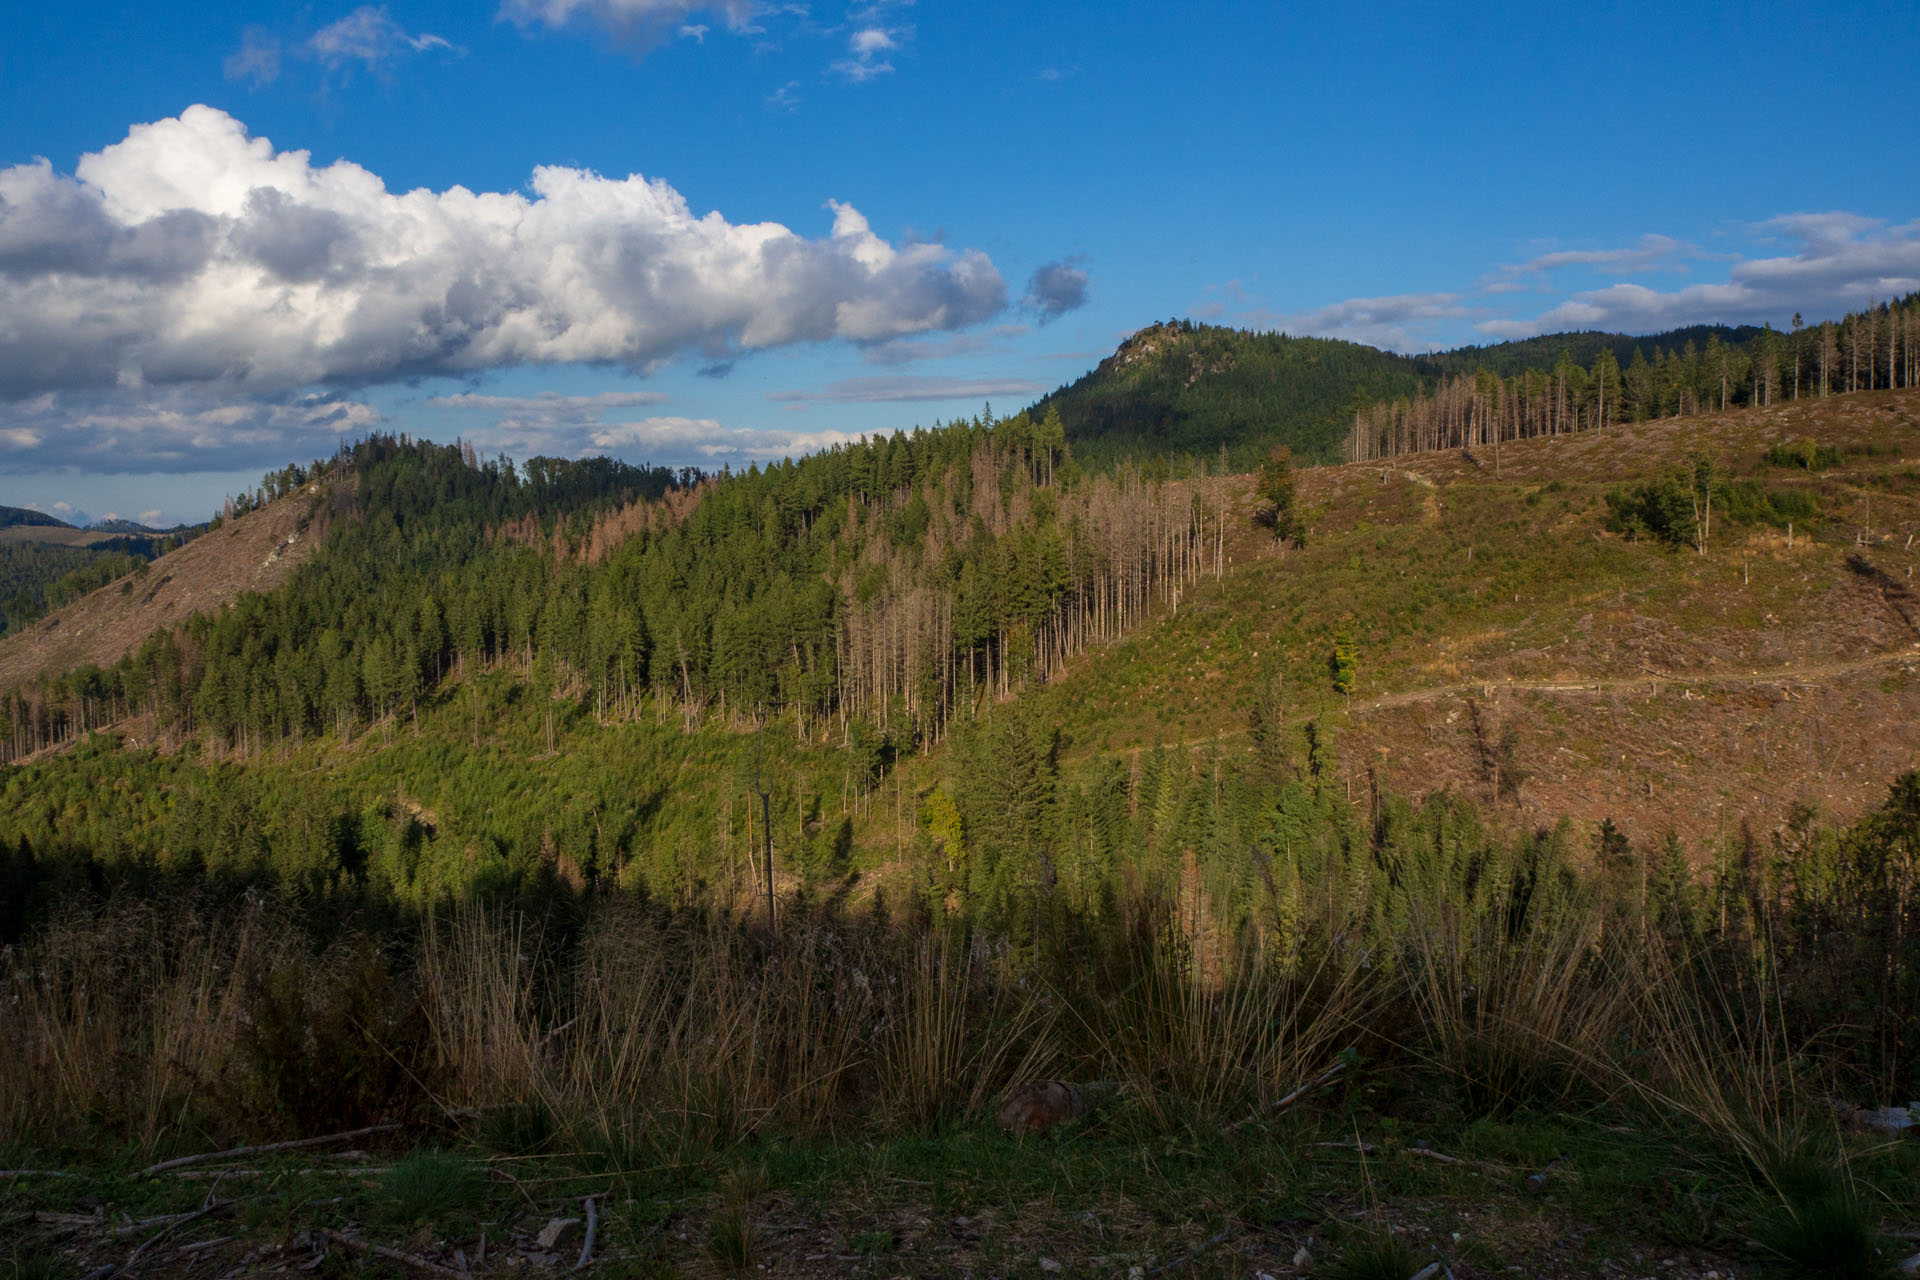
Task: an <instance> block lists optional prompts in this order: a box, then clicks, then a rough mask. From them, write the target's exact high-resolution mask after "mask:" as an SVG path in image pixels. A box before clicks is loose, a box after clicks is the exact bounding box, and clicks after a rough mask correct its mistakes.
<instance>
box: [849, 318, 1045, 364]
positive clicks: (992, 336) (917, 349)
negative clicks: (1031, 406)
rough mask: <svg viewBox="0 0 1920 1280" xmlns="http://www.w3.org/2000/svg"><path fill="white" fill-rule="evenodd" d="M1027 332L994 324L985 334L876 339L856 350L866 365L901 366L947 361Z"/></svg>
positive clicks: (986, 348)
mask: <svg viewBox="0 0 1920 1280" xmlns="http://www.w3.org/2000/svg"><path fill="white" fill-rule="evenodd" d="M1026 332H1027V326H1025V325H1023V324H1002V325H995V326H994V327H993V328H992V329H990V330H989V331H987V332H986V333H956V334H954V335H953V336H952V337H949V338H896V339H894V340H893V341H891V342H879V343H875V344H873V345H872V346H869V347H867V348H865V349H864V350H862V351H861V352H860V358H861V359H862V360H864V361H866V362H867V363H868V364H878V365H888V366H893V365H903V364H912V363H914V362H915V361H918V360H950V359H953V358H954V357H955V356H969V355H977V354H978V353H980V352H982V351H990V350H992V349H993V346H994V344H995V343H996V342H998V341H1000V340H1002V339H1006V338H1017V337H1020V336H1021V335H1022V334H1024V333H1026Z"/></svg>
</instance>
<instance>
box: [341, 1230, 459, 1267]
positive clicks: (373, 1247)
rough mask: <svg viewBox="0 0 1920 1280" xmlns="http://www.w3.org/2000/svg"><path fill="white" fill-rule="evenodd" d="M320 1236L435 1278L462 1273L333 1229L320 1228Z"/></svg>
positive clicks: (358, 1251) (415, 1255)
mask: <svg viewBox="0 0 1920 1280" xmlns="http://www.w3.org/2000/svg"><path fill="white" fill-rule="evenodd" d="M320 1234H321V1235H323V1236H325V1237H326V1238H327V1239H329V1240H331V1241H333V1242H334V1243H335V1244H338V1245H345V1246H346V1247H347V1248H349V1249H352V1250H354V1251H355V1252H357V1253H370V1254H372V1255H373V1256H374V1257H376V1258H385V1259H386V1260H387V1261H388V1262H397V1263H399V1264H400V1265H401V1266H404V1267H412V1268H413V1269H414V1270H415V1271H424V1272H426V1273H427V1274H428V1275H433V1276H457V1275H459V1274H460V1273H459V1272H458V1271H455V1270H454V1269H453V1268H452V1267H443V1266H441V1265H440V1264H439V1263H437V1262H429V1261H427V1260H426V1259H425V1258H422V1257H420V1256H419V1255H417V1254H412V1253H402V1252H400V1250H398V1249H389V1248H387V1246H385V1245H383V1244H371V1243H369V1242H367V1241H365V1240H358V1239H355V1238H354V1237H353V1236H350V1235H348V1234H347V1233H346V1232H344V1231H335V1230H334V1229H333V1228H332V1227H322V1228H320Z"/></svg>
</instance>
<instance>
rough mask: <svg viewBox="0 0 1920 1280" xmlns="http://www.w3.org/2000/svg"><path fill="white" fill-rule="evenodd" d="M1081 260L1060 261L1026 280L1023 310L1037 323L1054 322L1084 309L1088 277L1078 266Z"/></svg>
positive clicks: (1048, 265)
mask: <svg viewBox="0 0 1920 1280" xmlns="http://www.w3.org/2000/svg"><path fill="white" fill-rule="evenodd" d="M1084 261H1085V259H1084V258H1080V257H1077V256H1076V257H1072V258H1062V259H1061V260H1060V261H1058V262H1049V263H1046V264H1044V265H1043V266H1041V267H1040V268H1039V269H1038V270H1036V271H1035V272H1034V273H1033V275H1032V276H1031V277H1030V278H1029V279H1028V280H1027V296H1026V298H1025V303H1026V305H1027V307H1028V308H1029V309H1031V310H1033V311H1035V312H1037V313H1038V314H1039V316H1040V323H1041V324H1046V323H1048V322H1049V321H1053V320H1058V319H1059V318H1060V317H1061V316H1063V315H1065V314H1067V312H1069V311H1077V310H1079V309H1080V308H1081V307H1084V306H1086V305H1087V285H1088V283H1089V279H1090V278H1089V277H1088V275H1087V272H1086V270H1085V269H1084V268H1083V267H1081V266H1080V265H1079V264H1080V263H1082V262H1084Z"/></svg>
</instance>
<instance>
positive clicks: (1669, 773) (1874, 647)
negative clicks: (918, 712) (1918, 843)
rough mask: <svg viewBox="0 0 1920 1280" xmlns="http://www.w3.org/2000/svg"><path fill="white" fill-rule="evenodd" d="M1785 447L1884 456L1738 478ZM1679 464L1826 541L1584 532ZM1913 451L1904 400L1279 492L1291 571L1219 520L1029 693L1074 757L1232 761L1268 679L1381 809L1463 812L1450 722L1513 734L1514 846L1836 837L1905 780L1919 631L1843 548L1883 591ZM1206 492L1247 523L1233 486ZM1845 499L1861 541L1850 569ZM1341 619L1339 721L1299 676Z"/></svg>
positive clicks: (1894, 555) (1425, 461) (1596, 436)
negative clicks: (1805, 821)
mask: <svg viewBox="0 0 1920 1280" xmlns="http://www.w3.org/2000/svg"><path fill="white" fill-rule="evenodd" d="M1809 436H1810V437H1812V438H1814V439H1817V440H1821V441H1824V442H1830V443H1835V444H1856V445H1857V444H1872V445H1874V446H1876V447H1878V448H1880V449H1882V450H1885V451H1887V452H1883V453H1881V454H1878V455H1876V456H1872V457H1864V458H1857V459H1855V460H1853V461H1852V462H1851V463H1850V464H1849V465H1846V466H1843V467H1840V468H1837V469H1834V470H1830V471H1827V472H1823V473H1818V474H1815V475H1811V476H1809V475H1807V474H1805V473H1801V472H1795V471H1785V470H1781V469H1779V468H1775V467H1770V466H1766V465H1765V464H1764V463H1762V461H1761V457H1760V455H1761V454H1762V453H1763V452H1764V451H1765V449H1766V447H1767V446H1768V445H1769V444H1771V443H1774V442H1779V441H1784V440H1793V439H1799V438H1802V437H1809ZM1695 449H1699V450H1704V451H1706V452H1708V453H1710V454H1712V455H1714V456H1715V457H1717V458H1718V459H1719V460H1720V461H1721V463H1722V464H1723V465H1724V466H1727V467H1729V468H1731V469H1732V470H1733V471H1734V472H1735V473H1736V474H1740V475H1753V476H1755V477H1757V478H1759V479H1761V480H1763V482H1765V483H1767V484H1769V485H1774V486H1777V487H1781V488H1795V487H1799V488H1811V489H1813V490H1814V491H1815V492H1816V494H1817V495H1818V496H1819V500H1820V502H1821V506H1822V508H1823V510H1824V511H1826V512H1827V513H1828V516H1829V523H1828V527H1827V528H1826V529H1825V530H1823V531H1822V532H1820V533H1819V534H1818V535H1817V536H1816V537H1814V538H1812V539H1809V538H1808V537H1807V536H1806V534H1805V531H1803V530H1796V532H1795V541H1794V546H1793V547H1792V548H1791V549H1789V548H1788V547H1787V545H1786V538H1785V535H1784V533H1783V532H1780V531H1775V530H1771V529H1766V528H1764V527H1762V528H1739V527H1730V526H1725V525H1722V526H1720V527H1718V528H1716V530H1715V532H1714V536H1713V538H1712V540H1711V541H1710V544H1709V547H1708V551H1707V554H1706V555H1704V556H1700V555H1695V554H1693V553H1692V552H1691V551H1676V550H1671V549H1667V548H1663V547H1660V546H1657V545H1654V544H1651V543H1642V544H1638V545H1634V544H1629V543H1628V542H1626V541H1625V540H1623V539H1621V538H1619V537H1617V536H1614V535H1610V534H1606V533H1604V532H1603V525H1604V520H1605V514H1606V507H1605V502H1604V495H1605V493H1606V492H1607V490H1608V489H1610V488H1612V487H1614V486H1616V485H1617V484H1619V483H1621V482H1622V481H1625V480H1627V479H1630V478H1644V477H1647V476H1651V475H1653V474H1656V473H1658V472H1660V471H1662V470H1665V469H1670V468H1672V467H1673V466H1676V465H1678V464H1679V463H1680V461H1681V460H1682V459H1683V458H1684V457H1685V455H1686V454H1687V453H1688V452H1690V451H1692V450H1695ZM1916 458H1920V395H1916V394H1914V393H1909V392H1881V393H1871V394H1866V395H1858V396H1849V397H1844V398H1835V399H1832V400H1829V401H1827V402H1825V403H1824V404H1816V403H1812V402H1802V403H1801V404H1800V405H1798V406H1794V405H1788V406H1784V407H1781V408H1777V409H1772V410H1758V411H1736V412H1733V413H1729V414H1726V415H1716V416H1709V417H1704V418H1700V419H1692V420H1669V421H1664V422H1654V423H1646V424H1641V425H1638V426H1633V427H1623V428H1618V429H1615V430H1613V431H1609V432H1605V433H1591V434H1586V435H1581V436H1575V437H1569V438H1562V439H1558V440H1537V441H1528V442H1524V443H1518V444H1512V445H1509V446H1507V447H1506V448H1505V449H1504V450H1503V455H1502V458H1501V465H1500V473H1499V475H1498V476H1497V477H1496V476H1495V474H1494V473H1493V463H1492V459H1491V458H1483V459H1481V460H1480V464H1479V465H1475V464H1474V463H1471V462H1468V461H1466V460H1464V459H1463V458H1462V457H1460V456H1459V455H1457V454H1436V455H1421V456H1415V457H1411V458H1408V459H1405V460H1404V463H1403V464H1402V465H1395V466H1393V467H1391V468H1389V467H1384V466H1382V465H1379V464H1372V465H1358V466H1342V467H1332V468H1324V469H1319V470H1314V471H1308V472H1305V473H1302V480H1301V495H1302V499H1303V500H1304V502H1305V503H1306V504H1307V506H1308V507H1309V508H1310V510H1311V516H1310V520H1309V525H1310V536H1309V544H1308V546H1307V548H1306V549H1305V550H1294V549H1287V550H1279V549H1276V548H1274V547H1273V546H1272V545H1271V544H1270V543H1269V542H1268V541H1267V540H1266V539H1265V537H1264V535H1263V534H1260V533H1258V532H1257V531H1255V530H1254V529H1253V528H1252V527H1251V523H1250V521H1249V522H1247V523H1246V524H1245V525H1244V526H1243V529H1242V532H1241V534H1240V536H1239V537H1238V538H1237V540H1236V541H1235V542H1234V544H1233V545H1232V547H1231V548H1230V554H1231V555H1232V558H1233V565H1232V567H1231V568H1230V569H1229V571H1228V573H1227V574H1226V576H1225V579H1224V580H1223V581H1221V582H1218V583H1213V582H1208V583H1205V584H1203V585H1202V586H1201V587H1200V588H1198V589H1196V590H1195V591H1193V592H1192V593H1190V595H1189V596H1188V598H1187V599H1186V600H1185V601H1184V602H1182V603H1181V605H1180V606H1179V608H1178V609H1177V610H1176V611H1175V612H1174V613H1173V615H1172V616H1170V617H1168V618H1166V619H1164V620H1162V621H1161V622H1160V623H1159V624H1157V625H1155V626H1153V627H1151V628H1149V629H1147V630H1145V631H1143V632H1141V633H1139V634H1137V635H1136V636H1134V637H1132V638H1131V639H1129V640H1128V641H1126V642H1125V643H1123V644H1121V645H1118V646H1116V647H1114V648H1112V649H1110V650H1106V651H1102V652H1096V653H1094V654H1091V655H1088V656H1087V657H1086V658H1084V659H1083V660H1082V661H1081V662H1080V663H1079V664H1078V666H1077V668H1076V670H1075V671H1074V673H1073V674H1072V675H1071V676H1070V677H1069V678H1068V679H1067V680H1066V681H1064V682H1063V683H1061V684H1060V685H1057V686H1056V687H1054V688H1052V689H1049V690H1046V691H1043V692H1042V693H1041V694H1040V695H1039V696H1041V697H1043V698H1045V699H1047V705H1048V706H1049V707H1050V708H1051V709H1052V710H1053V713H1054V714H1056V715H1057V716H1058V717H1059V720H1060V723H1061V725H1062V727H1063V728H1064V730H1065V731H1066V733H1067V735H1068V737H1069V739H1070V743H1071V749H1072V750H1073V751H1074V752H1077V753H1081V754H1085V753H1090V752H1096V751H1131V750H1136V749H1139V748H1141V747H1145V746H1150V745H1152V744H1153V743H1154V742H1156V741H1163V740H1164V741H1167V742H1169V743H1189V744H1199V743H1203V742H1218V743H1219V744H1220V746H1221V747H1222V749H1226V750H1238V749H1244V748H1245V725H1246V711H1247V709H1248V708H1249V707H1250V706H1251V703H1252V698H1253V694H1254V690H1255V687H1256V685H1257V683H1258V682H1259V681H1260V680H1261V679H1263V678H1265V677H1266V676H1268V675H1269V674H1270V673H1272V672H1274V671H1276V670H1277V671H1278V672H1280V673H1282V674H1283V675H1284V679H1285V687H1286V689H1287V701H1288V705H1289V706H1290V708H1291V709H1292V712H1293V714H1294V715H1295V717H1296V718H1298V719H1302V720H1304V719H1306V718H1309V717H1312V718H1318V719H1320V720H1322V721H1323V722H1324V723H1325V724H1326V725H1327V726H1328V727H1329V728H1331V729H1332V730H1333V732H1334V735H1335V739H1336V741H1337V742H1338V743H1339V746H1340V751H1341V755H1342V758H1343V760H1344V762H1345V763H1346V765H1347V766H1348V767H1349V772H1350V774H1351V775H1352V776H1354V777H1355V778H1356V780H1357V781H1356V786H1358V785H1361V782H1362V781H1363V780H1364V778H1365V776H1366V770H1367V769H1368V768H1369V767H1377V768H1378V769H1379V771H1380V776H1381V780H1382V783H1383V784H1384V785H1386V786H1389V787H1391V788H1394V789H1398V790H1403V791H1406V792H1410V793H1413V794H1424V793H1427V792H1430V791H1432V790H1435V789H1438V788H1440V787H1448V786H1451V787H1454V788H1457V789H1460V790H1463V791H1467V792H1469V793H1470V794H1473V795H1475V796H1476V797H1477V798H1480V799H1483V800H1484V799H1486V798H1487V797H1488V795H1489V793H1490V780H1489V779H1488V778H1487V777H1486V776H1485V774H1484V772H1483V771H1482V770H1481V768H1480V767H1479V764H1478V759H1477V755H1478V753H1477V749H1476V744H1475V738H1474V733H1473V721H1474V717H1475V715H1476V714H1478V716H1479V717H1480V721H1481V726H1482V732H1483V734H1487V735H1489V736H1492V737H1496V738H1497V736H1498V733H1499V731H1500V730H1501V729H1503V728H1504V727H1505V726H1506V725H1508V724H1511V725H1512V726H1513V727H1514V728H1515V730H1516V731H1517V732H1518V734H1519V735H1520V743H1521V748H1522V758H1523V760H1524V761H1525V763H1526V764H1527V765H1528V766H1529V767H1530V768H1531V769H1532V770H1533V771H1534V777H1533V779H1532V780H1531V781H1530V782H1528V783H1527V784H1525V785H1524V786H1523V787H1522V788H1521V796H1520V807H1519V809H1518V811H1517V812H1515V813H1514V820H1515V822H1516V823H1525V824H1529V825H1532V824H1538V823H1542V822H1547V823H1550V822H1552V821H1554V820H1555V819H1557V818H1558V817H1559V816H1560V815H1561V814H1571V815H1573V816H1575V817H1577V818H1587V819H1594V820H1597V819H1599V818H1600V817H1602V816H1605V815H1607V814H1611V815H1613V816H1614V817H1615V818H1616V819H1617V820H1621V821H1623V822H1624V823H1625V824H1626V825H1627V827H1628V830H1629V832H1630V833H1631V834H1633V835H1634V836H1636V837H1639V838H1647V839H1654V838H1658V837H1659V836H1660V835H1662V834H1663V833H1664V831H1665V830H1667V829H1669V828H1672V829H1675V830H1678V831H1679V832H1680V833H1681V834H1682V835H1684V836H1687V837H1691V838H1694V839H1699V838H1704V837H1708V836H1712V835H1714V834H1716V833H1718V832H1721V831H1723V830H1729V829H1732V827H1733V825H1734V824H1735V823H1737V822H1738V820H1739V818H1740V817H1742V816H1751V817H1752V818H1753V819H1754V821H1755V823H1756V825H1757V826H1760V827H1761V828H1762V829H1765V828H1767V827H1770V826H1773V825H1775V824H1777V823H1778V822H1779V821H1781V820H1783V819H1784V817H1785V816H1786V814H1787V812H1788V811H1789V810H1790V809H1791V807H1792V806H1794V805H1796V804H1801V803H1805V804H1811V805H1813V806H1815V807H1818V808H1820V809H1822V810H1824V811H1826V812H1827V813H1829V814H1832V815H1834V816H1837V817H1843V818H1844V817H1850V816H1851V815H1852V814H1853V813H1855V812H1857V811H1858V810H1859V809H1861V808H1863V807H1864V806H1865V805H1867V804H1869V803H1872V802H1875V801H1877V800H1879V799H1880V798H1882V797H1883V796H1884V794H1885V783H1886V782H1887V780H1888V779H1889V778H1890V777H1891V776H1892V775H1893V774H1895V773H1897V772H1899V771H1901V770H1904V769H1908V768H1912V767H1914V765H1915V763H1916V762H1920V680H1916V679H1915V676H1916V675H1917V674H1920V644H1917V643H1916V642H1920V632H1916V631H1915V630H1914V628H1913V626H1912V625H1911V624H1909V623H1908V622H1907V621H1906V620H1904V619H1903V618H1902V617H1901V616H1900V613H1899V612H1898V608H1899V607H1905V608H1906V609H1907V612H1908V613H1909V615H1912V616H1915V617H1920V611H1916V610H1915V609H1914V607H1913V606H1912V605H1911V604H1909V605H1905V606H1900V604H1899V602H1898V601H1896V602H1895V604H1894V605H1893V606H1890V605H1889V602H1888V601H1887V600H1886V599H1885V598H1884V595H1883V592H1882V590H1881V588H1880V587H1879V586H1877V585H1876V584H1875V583H1874V582H1872V581H1870V580H1868V579H1866V578H1863V577H1862V576H1861V575H1860V574H1858V573H1856V572H1853V571H1851V570H1849V568H1848V567H1847V560H1848V557H1849V556H1850V555H1852V554H1854V553H1855V552H1856V551H1858V552H1859V554H1861V555H1863V556H1864V557H1865V558H1866V559H1867V560H1868V561H1870V562H1871V563H1872V564H1874V565H1876V566H1878V567H1879V568H1881V569H1882V570H1883V571H1884V572H1885V573H1887V574H1889V575H1890V576H1891V577H1892V578H1893V579H1894V580H1895V581H1896V582H1897V583H1901V584H1904V583H1905V582H1906V581H1907V579H1908V575H1909V572H1910V570H1912V568H1913V567H1914V565H1915V563H1916V551H1914V550H1909V549H1908V547H1907V539H1908V537H1909V535H1911V534H1913V533H1914V532H1915V531H1916V530H1920V470H1917V469H1916V467H1915V465H1914V461H1913V460H1914V459H1916ZM1233 483H1235V484H1237V485H1238V486H1239V489H1240V493H1241V498H1240V503H1241V507H1242V509H1243V510H1246V511H1249V512H1250V509H1251V501H1252V499H1251V493H1250V485H1249V482H1248V480H1247V479H1246V478H1244V477H1242V478H1238V479H1236V480H1235V481H1234V482H1233ZM1870 498H1871V504H1872V519H1873V538H1872V542H1871V543H1870V545H1868V546H1866V547H1862V548H1856V547H1855V546H1854V545H1853V540H1854V536H1855V534H1856V531H1858V530H1859V529H1860V528H1861V527H1862V526H1863V524H1864V521H1865V519H1866V517H1867V514H1868V510H1867V509H1868V503H1869V499H1870ZM1349 622H1351V623H1352V624H1354V625H1355V627H1356V629H1357V631H1358V635H1359V639H1360V649H1361V652H1360V682H1359V688H1358V690H1357V691H1356V694H1355V696H1354V698H1353V700H1352V701H1351V703H1348V702H1347V701H1346V700H1344V699H1342V698H1340V697H1339V696H1338V695H1336V694H1335V693H1333V691H1332V689H1331V687H1330V683H1329V680H1328V678H1327V667H1326V662H1327V657H1328V654H1329V651H1330V649H1331V645H1332V639H1333V634H1334V632H1335V630H1336V628H1337V627H1339V626H1340V625H1342V624H1343V623H1349ZM1653 672H1658V673H1662V675H1661V676H1655V675H1654V674H1652V673H1653ZM1662 677H1665V678H1662ZM1540 686H1557V687H1548V688H1542V687H1540ZM1594 686H1598V687H1597V688H1596V687H1594ZM1476 704H1477V707H1476Z"/></svg>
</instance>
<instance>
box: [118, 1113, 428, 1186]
mask: <svg viewBox="0 0 1920 1280" xmlns="http://www.w3.org/2000/svg"><path fill="white" fill-rule="evenodd" d="M399 1127H400V1126H399V1125H397V1124H376V1125H369V1126H368V1127H366V1128H365V1129H350V1130H348V1131H347V1132H346V1133H329V1134H327V1135H326V1136H325V1137H321V1138H296V1139H294V1140H293V1141H292V1142H269V1143H266V1144H264V1145H262V1146H257V1147H234V1148H233V1149H232V1150H230V1151H206V1152H202V1153H201V1154H200V1155H197V1156H178V1157H175V1158H174V1159H172V1160H162V1161H161V1162H160V1163H159V1164H156V1165H149V1166H148V1167H147V1168H145V1169H142V1170H141V1171H140V1176H141V1177H143V1178H151V1177H152V1176H153V1175H154V1174H156V1173H165V1172H166V1171H167V1170H168V1169H178V1168H180V1167H182V1166H183V1165H189V1164H199V1163H201V1162H202V1161H205V1160H224V1159H226V1158H228V1157H230V1156H257V1155H262V1154H265V1153H266V1152H269V1151H295V1150H298V1149H300V1148H302V1147H324V1146H327V1145H328V1144H329V1143H334V1142H345V1141H347V1140H348V1139H349V1138H364V1137H366V1136H367V1135H368V1134H370V1133H389V1132H391V1131H393V1130H395V1129H398V1128H399Z"/></svg>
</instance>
